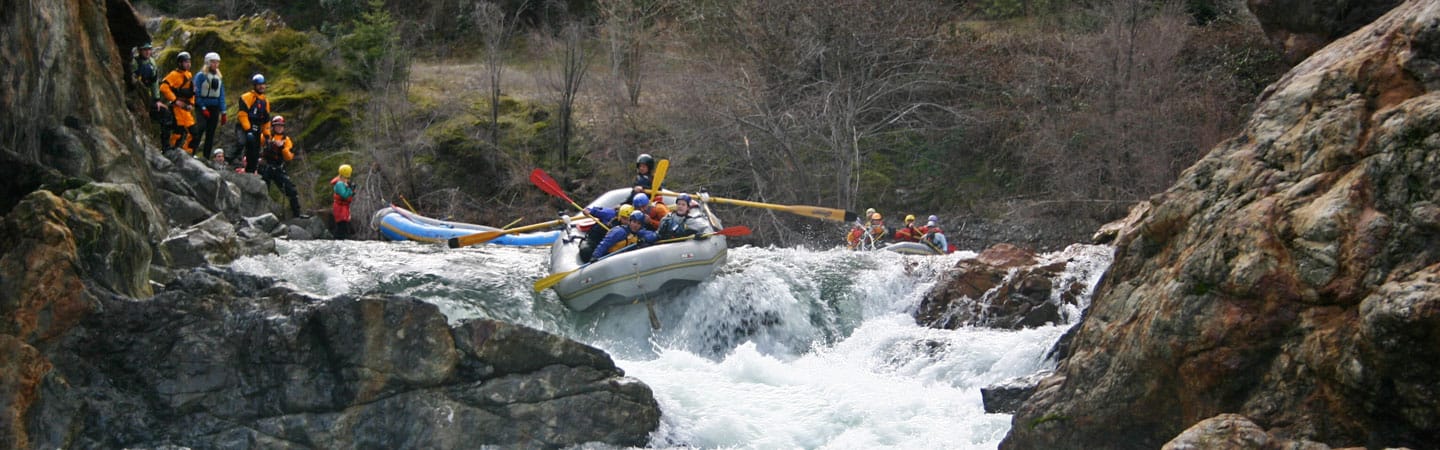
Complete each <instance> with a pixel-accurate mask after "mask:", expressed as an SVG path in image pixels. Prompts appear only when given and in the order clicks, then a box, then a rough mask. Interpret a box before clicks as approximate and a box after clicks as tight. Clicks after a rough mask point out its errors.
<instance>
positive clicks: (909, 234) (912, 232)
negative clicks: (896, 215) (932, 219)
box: [895, 226, 925, 242]
mask: <svg viewBox="0 0 1440 450" xmlns="http://www.w3.org/2000/svg"><path fill="white" fill-rule="evenodd" d="M924 234H925V233H924V232H923V231H920V230H917V229H915V227H910V226H907V227H904V228H901V229H900V231H896V232H895V240H897V241H905V242H918V241H919V240H920V236H923V235H924Z"/></svg>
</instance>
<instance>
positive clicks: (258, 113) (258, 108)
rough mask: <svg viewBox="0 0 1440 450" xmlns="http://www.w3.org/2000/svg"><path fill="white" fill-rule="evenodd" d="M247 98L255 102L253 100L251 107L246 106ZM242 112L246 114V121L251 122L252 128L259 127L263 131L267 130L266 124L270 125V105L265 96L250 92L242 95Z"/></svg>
mask: <svg viewBox="0 0 1440 450" xmlns="http://www.w3.org/2000/svg"><path fill="white" fill-rule="evenodd" d="M246 97H250V98H252V99H254V100H252V101H251V102H250V104H249V105H246V104H245V98H246ZM240 110H241V111H244V112H245V116H246V120H249V121H250V126H251V127H254V126H259V127H260V128H262V129H263V128H265V125H264V124H267V123H270V103H269V102H268V101H266V100H265V94H261V93H259V92H255V91H250V92H248V93H246V94H245V95H241V96H240ZM237 123H238V122H237Z"/></svg>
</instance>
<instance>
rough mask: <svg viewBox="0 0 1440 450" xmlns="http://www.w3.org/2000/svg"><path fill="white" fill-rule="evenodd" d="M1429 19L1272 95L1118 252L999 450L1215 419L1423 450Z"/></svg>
mask: <svg viewBox="0 0 1440 450" xmlns="http://www.w3.org/2000/svg"><path fill="white" fill-rule="evenodd" d="M1437 88H1440V2H1434V1H1411V2H1407V3H1405V4H1403V5H1401V6H1398V7H1396V8H1395V9H1394V10H1393V11H1391V12H1390V13H1388V14H1386V15H1385V16H1384V17H1382V18H1380V19H1379V20H1377V21H1375V22H1374V23H1373V24H1371V25H1369V26H1368V27H1366V28H1364V29H1361V30H1359V31H1357V32H1356V33H1354V34H1352V35H1350V36H1348V37H1345V38H1344V39H1341V40H1339V41H1336V42H1335V43H1333V44H1331V45H1330V46H1328V47H1326V48H1325V49H1324V50H1321V51H1319V52H1317V53H1315V54H1314V55H1313V56H1311V57H1310V58H1309V59H1307V60H1306V61H1305V62H1303V63H1301V64H1300V65H1298V66H1296V67H1295V68H1294V69H1293V70H1292V71H1291V72H1290V73H1289V74H1287V75H1286V76H1285V77H1283V78H1282V79H1281V80H1280V81H1279V82H1277V83H1276V84H1275V85H1274V86H1272V87H1271V88H1270V89H1269V90H1267V92H1266V93H1265V95H1264V96H1262V98H1261V99H1260V101H1261V102H1260V104H1259V106H1258V108H1257V110H1256V112H1255V115H1254V117H1253V118H1252V119H1251V121H1250V122H1249V124H1248V125H1247V127H1246V129H1245V130H1244V131H1243V132H1242V133H1241V134H1240V135H1239V136H1236V137H1235V138H1232V139H1230V140H1228V141H1226V142H1225V143H1223V144H1221V145H1220V146H1218V147H1216V148H1215V149H1214V150H1213V151H1212V152H1211V153H1210V154H1209V155H1207V156H1206V157H1205V158H1203V159H1202V160H1201V161H1199V162H1198V163H1197V164H1196V165H1195V166H1193V167H1191V168H1190V169H1189V170H1187V171H1186V172H1185V173H1184V174H1183V175H1182V176H1181V179H1180V180H1179V181H1178V182H1177V183H1176V184H1175V186H1173V187H1172V188H1170V189H1169V190H1168V191H1166V192H1165V193H1163V194H1160V195H1157V196H1155V197H1153V198H1152V199H1151V200H1150V201H1149V203H1150V205H1149V207H1148V209H1144V210H1143V211H1141V212H1140V213H1139V214H1140V215H1141V217H1140V218H1139V219H1138V220H1135V221H1133V222H1132V223H1130V224H1128V225H1126V226H1124V228H1123V229H1122V230H1121V231H1119V232H1118V233H1117V234H1116V238H1115V243H1116V244H1115V245H1116V250H1115V261H1114V264H1113V265H1112V266H1111V268H1110V272H1109V273H1108V274H1107V275H1106V277H1105V279H1104V281H1102V282H1101V284H1100V286H1099V287H1098V288H1097V292H1096V295H1095V298H1094V300H1093V305H1092V306H1091V308H1090V310H1089V311H1088V312H1087V313H1086V315H1085V317H1084V318H1083V319H1082V321H1081V323H1080V324H1079V325H1077V327H1078V328H1077V329H1076V331H1075V336H1074V340H1073V343H1072V347H1071V351H1070V356H1069V357H1068V358H1067V359H1065V360H1063V361H1062V362H1061V363H1060V364H1059V366H1058V367H1057V368H1056V370H1055V373H1054V375H1052V376H1050V377H1047V378H1046V379H1044V380H1042V381H1041V382H1040V383H1039V385H1038V387H1037V389H1036V392H1035V394H1034V396H1032V397H1031V398H1030V400H1028V401H1027V402H1026V403H1025V404H1024V405H1023V406H1022V407H1021V408H1020V410H1019V411H1018V412H1017V413H1016V414H1015V416H1014V419H1013V425H1012V427H1011V429H1010V434H1009V436H1007V437H1006V439H1005V441H1004V442H1003V444H1002V445H1001V447H1002V448H1005V449H1029V448H1051V449H1069V448H1076V449H1078V448H1113V449H1131V448H1133V449H1142V448H1144V449H1151V448H1157V447H1160V446H1161V445H1163V444H1165V443H1166V442H1167V441H1170V440H1171V439H1172V438H1174V437H1175V436H1176V435H1177V434H1179V433H1180V432H1181V431H1183V430H1185V429H1186V428H1188V427H1190V426H1192V425H1194V424H1196V423H1197V422H1200V421H1202V420H1205V419H1207V418H1210V417H1214V416H1217V415H1219V414H1224V413H1235V414H1240V415H1243V416H1245V417H1247V418H1249V419H1251V420H1253V422H1254V423H1257V424H1264V425H1266V426H1267V427H1269V429H1268V430H1267V433H1269V434H1272V435H1275V436H1285V437H1287V438H1288V439H1294V440H1305V441H1311V442H1315V443H1323V444H1324V445H1330V446H1366V447H1371V448H1377V447H1386V446H1392V447H1400V446H1410V447H1412V448H1427V447H1430V446H1433V445H1434V443H1435V442H1440V420H1436V418H1437V417H1440V391H1437V390H1436V389H1435V386H1440V251H1437V250H1436V248H1435V244H1434V243H1435V237H1436V233H1437V232H1440V214H1437V212H1440V210H1437V209H1436V207H1435V205H1436V204H1440V170H1436V168H1437V162H1436V161H1437V159H1436V155H1440V93H1437V92H1436V90H1437Z"/></svg>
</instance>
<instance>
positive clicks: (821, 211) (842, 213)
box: [662, 191, 860, 222]
mask: <svg viewBox="0 0 1440 450" xmlns="http://www.w3.org/2000/svg"><path fill="white" fill-rule="evenodd" d="M662 193H663V194H666V195H680V194H679V193H676V192H670V191H664V192H662ZM710 201H712V202H715V203H722V204H728V205H736V206H749V207H752V208H764V209H773V210H776V211H784V212H788V213H790V214H796V215H801V216H806V217H814V218H816V219H823V220H833V221H836V222H854V221H855V219H857V218H859V217H860V216H858V215H856V214H855V213H853V212H850V211H846V210H843V209H835V208H823V207H819V206H804V205H772V204H769V203H760V202H751V201H745V200H734V199H728V198H721V197H710Z"/></svg>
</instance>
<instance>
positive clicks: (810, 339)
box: [232, 241, 1111, 449]
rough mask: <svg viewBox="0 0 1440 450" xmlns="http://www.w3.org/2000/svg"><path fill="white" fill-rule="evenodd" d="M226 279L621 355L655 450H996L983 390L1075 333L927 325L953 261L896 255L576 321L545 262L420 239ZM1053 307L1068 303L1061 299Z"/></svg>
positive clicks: (316, 256)
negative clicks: (917, 315) (418, 311)
mask: <svg viewBox="0 0 1440 450" xmlns="http://www.w3.org/2000/svg"><path fill="white" fill-rule="evenodd" d="M279 249H280V252H279V254H278V255H268V256H261V257H253V258H244V259H241V260H239V261H236V262H235V263H234V264H233V265H232V267H234V268H235V269H237V270H240V271H244V272H249V273H255V274H259V275H266V276H273V277H276V278H280V279H283V280H285V281H286V282H287V283H289V284H290V285H291V286H292V287H294V288H296V289H297V290H300V291H304V292H308V293H311V294H314V295H317V296H321V297H331V296H336V295H341V294H362V293H367V292H386V293H395V294H404V295H410V296H414V297H417V298H420V299H422V300H425V301H427V302H431V303H433V304H435V305H437V306H438V307H439V308H440V309H441V311H442V312H444V313H445V314H446V316H447V317H449V319H450V320H451V321H452V322H459V321H461V320H464V319H468V318H476V317H488V318H493V319H497V320H503V321H508V322H514V323H519V324H523V325H527V326H531V327H535V328H539V329H543V330H546V331H550V332H552V333H556V334H560V335H564V336H567V337H570V338H572V339H576V340H579V341H581V342H586V343H589V344H591V345H594V346H596V347H599V348H601V349H603V350H605V351H607V352H609V353H610V354H611V355H612V356H613V357H614V358H615V360H616V364H618V365H619V366H620V367H621V368H622V369H624V370H625V371H626V373H627V375H629V376H632V377H635V378H638V379H640V380H642V381H644V382H645V383H646V384H648V385H650V387H651V388H652V389H654V391H655V395H656V399H657V400H658V401H659V402H660V407H661V411H662V413H663V416H662V418H661V424H660V428H659V429H658V430H656V432H655V433H653V435H652V436H651V443H650V446H652V447H700V448H879V447H892V448H975V449H981V448H985V449H992V448H995V447H996V446H997V445H998V444H999V442H1000V440H1001V439H1002V438H1004V436H1005V433H1006V432H1008V431H1009V428H1010V416H1009V415H1008V414H986V413H985V412H984V408H983V406H982V404H981V399H980V388H982V387H985V386H987V385H990V384H994V383H998V382H1002V381H1005V380H1009V379H1011V378H1015V377H1019V376H1024V375H1028V374H1031V373H1034V372H1036V371H1039V370H1044V369H1047V368H1049V367H1050V366H1051V365H1052V364H1053V363H1052V362H1048V361H1045V360H1044V355H1045V353H1046V352H1047V351H1048V350H1049V349H1050V347H1051V346H1052V345H1053V344H1054V342H1055V340H1056V339H1058V338H1059V337H1060V335H1062V334H1063V333H1064V332H1065V330H1066V328H1068V327H1069V325H1070V324H1069V323H1067V324H1064V325H1059V326H1050V327H1040V328H1033V329H1027V330H1021V331H1004V330H991V329H982V328H961V329H958V330H938V329H931V328H927V327H922V326H919V325H917V324H916V323H915V320H914V318H913V316H912V313H913V312H914V310H915V309H916V307H917V306H918V304H919V303H920V299H921V298H922V297H923V296H924V294H925V292H926V291H928V290H929V289H930V287H931V286H932V285H934V284H935V283H936V281H937V280H938V279H939V278H940V276H941V274H942V273H943V272H944V271H945V270H946V269H948V268H950V267H953V266H954V265H955V262H956V261H958V260H960V259H964V258H971V257H974V253H969V252H960V253H956V254H952V255H948V256H943V257H934V256H931V257H925V256H903V255H899V254H893V253H889V252H868V253H857V252H850V251H844V250H820V251H817V250H806V249H794V248H753V247H741V248H732V249H730V253H729V260H728V262H727V264H726V265H725V266H724V267H723V268H722V269H721V270H720V271H718V272H717V273H716V276H715V278H714V279H713V280H710V281H708V282H705V283H702V284H700V285H698V286H695V287H692V288H688V289H686V290H684V291H680V292H678V293H674V294H668V295H665V296H663V297H657V298H654V299H645V300H653V301H654V305H655V313H656V316H657V318H658V319H659V322H660V323H661V324H662V327H661V329H659V330H652V329H651V328H650V320H649V313H648V311H647V309H646V307H645V305H644V304H643V302H639V303H637V304H635V305H625V306H618V307H612V308H602V309H600V310H597V311H591V312H584V313H577V312H573V311H570V310H568V309H566V308H565V307H564V306H563V305H562V304H561V303H560V301H559V300H558V299H557V298H556V297H555V295H554V294H553V293H551V292H548V291H547V292H542V293H535V292H533V290H532V289H531V286H532V283H534V282H535V280H537V279H539V278H541V277H543V276H545V275H547V274H548V272H547V271H546V265H547V264H548V263H547V261H548V250H547V249H543V248H542V249H529V248H515V247H500V246H486V247H479V248H468V249H459V250H450V249H445V248H440V247H438V246H433V245H424V244H418V243H413V242H398V243H388V242H355V241H349V242H333V241H305V242H289V241H281V242H280V243H279ZM1110 256H1111V251H1110V248H1109V247H1102V246H1080V245H1077V246H1072V247H1070V248H1068V249H1066V250H1064V251H1062V252H1057V253H1054V254H1047V255H1042V260H1044V262H1052V261H1056V260H1068V261H1070V264H1068V265H1067V270H1066V272H1065V273H1064V274H1062V275H1061V276H1060V277H1059V278H1058V279H1057V280H1056V281H1057V283H1056V285H1057V286H1068V285H1069V284H1070V283H1072V282H1081V283H1083V284H1085V285H1086V286H1089V288H1087V290H1086V292H1084V295H1083V297H1084V298H1082V299H1081V305H1080V306H1079V307H1078V308H1076V307H1071V308H1068V309H1066V310H1064V311H1063V312H1064V314H1065V317H1066V320H1068V321H1070V322H1071V323H1073V322H1074V321H1075V320H1078V318H1079V315H1080V310H1081V309H1082V308H1084V307H1086V306H1088V304H1089V295H1090V293H1091V291H1092V290H1093V286H1094V283H1095V282H1097V281H1098V279H1099V277H1100V275H1101V274H1102V273H1103V272H1104V270H1105V269H1106V268H1107V267H1108V266H1109V264H1110ZM1052 300H1053V301H1058V298H1056V299H1052Z"/></svg>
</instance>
